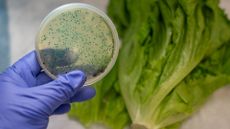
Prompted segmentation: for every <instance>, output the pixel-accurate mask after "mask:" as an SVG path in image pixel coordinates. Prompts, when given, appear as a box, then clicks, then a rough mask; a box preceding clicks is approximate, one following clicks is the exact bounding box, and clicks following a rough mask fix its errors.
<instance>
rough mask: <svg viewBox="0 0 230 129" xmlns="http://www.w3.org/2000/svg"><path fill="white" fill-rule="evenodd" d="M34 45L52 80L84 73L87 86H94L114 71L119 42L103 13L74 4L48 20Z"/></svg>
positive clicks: (42, 24)
mask: <svg viewBox="0 0 230 129" xmlns="http://www.w3.org/2000/svg"><path fill="white" fill-rule="evenodd" d="M35 46H36V52H37V58H38V61H39V63H40V65H41V67H42V68H43V69H44V71H45V72H46V73H47V74H48V75H49V76H50V77H51V78H53V79H55V78H56V77H57V76H58V75H60V74H65V73H67V72H70V71H72V70H81V71H83V72H84V73H85V74H86V76H87V80H86V83H85V85H91V84H93V83H95V82H97V81H99V80H100V79H102V78H103V77H104V76H105V75H106V74H107V73H108V72H109V71H110V70H111V69H112V67H113V66H114V64H115V62H116V59H117V56H118V53H119V48H120V42H119V38H118V33H117V31H116V28H115V26H114V24H113V23H112V21H111V20H110V19H109V17H108V16H107V15H106V14H105V13H104V12H102V11H101V10H99V9H97V8H95V7H93V6H91V5H88V4H83V3H72V4H67V5H62V6H60V7H58V8H57V9H55V10H53V11H52V12H51V13H49V14H48V15H47V16H46V17H45V19H44V20H43V21H42V23H41V26H40V29H39V32H38V34H37V37H36V43H35Z"/></svg>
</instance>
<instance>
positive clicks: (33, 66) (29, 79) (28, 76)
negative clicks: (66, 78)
mask: <svg viewBox="0 0 230 129" xmlns="http://www.w3.org/2000/svg"><path fill="white" fill-rule="evenodd" d="M8 70H11V72H10V74H12V75H10V76H16V75H19V76H20V77H21V78H22V79H23V80H24V81H25V82H26V83H27V84H28V85H35V83H36V77H37V74H38V73H39V72H40V71H41V67H40V65H39V63H38V61H37V58H36V52H35V51H32V52H30V53H29V54H27V55H26V56H24V57H23V58H21V59H20V60H19V61H17V62H16V63H15V64H14V65H12V66H11V67H10V68H9V69H8ZM15 74H16V75H15Z"/></svg>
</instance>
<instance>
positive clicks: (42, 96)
mask: <svg viewBox="0 0 230 129" xmlns="http://www.w3.org/2000/svg"><path fill="white" fill-rule="evenodd" d="M85 81H86V77H85V75H84V73H83V72H81V71H72V72H69V73H67V74H65V75H61V76H59V77H58V78H57V79H56V80H54V81H52V82H50V83H47V84H44V85H41V86H38V87H34V88H33V95H34V96H35V97H36V98H39V100H40V101H41V103H40V102H39V103H40V104H42V105H41V106H44V108H45V109H44V110H48V111H46V112H49V113H50V114H52V113H53V111H54V110H55V109H56V108H57V107H59V106H60V105H62V104H64V103H65V102H66V101H68V100H70V98H71V97H72V96H73V95H74V94H75V93H76V92H77V90H78V89H79V88H80V87H82V86H83V84H84V83H85Z"/></svg>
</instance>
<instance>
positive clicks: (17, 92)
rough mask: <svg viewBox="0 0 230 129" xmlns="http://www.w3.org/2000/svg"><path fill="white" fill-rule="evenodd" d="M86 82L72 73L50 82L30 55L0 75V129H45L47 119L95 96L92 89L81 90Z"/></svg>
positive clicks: (31, 54)
mask: <svg viewBox="0 0 230 129" xmlns="http://www.w3.org/2000/svg"><path fill="white" fill-rule="evenodd" d="M85 80H86V77H85V75H84V74H83V73H82V72H80V71H73V72H70V73H67V74H66V75H60V76H59V77H58V78H57V79H56V80H54V81H52V80H51V79H50V78H49V77H48V76H47V75H46V74H45V73H43V72H41V67H40V65H39V64H38V62H37V60H36V54H35V52H31V53H30V54H28V55H26V56H25V57H23V58H22V59H21V60H19V61H18V62H17V63H15V64H14V65H13V66H11V67H10V68H8V69H7V70H6V71H5V72H3V73H1V74H0V129H46V128H47V125H48V121H49V116H50V115H52V114H63V113H66V112H68V111H69V110H70V103H71V102H78V101H84V100H87V99H90V98H92V97H93V96H94V95H95V89H94V88H92V87H89V86H84V87H83V84H84V82H85Z"/></svg>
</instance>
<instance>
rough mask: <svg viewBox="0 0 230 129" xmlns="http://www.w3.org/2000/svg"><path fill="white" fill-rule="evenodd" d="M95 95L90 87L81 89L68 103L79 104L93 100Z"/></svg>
mask: <svg viewBox="0 0 230 129" xmlns="http://www.w3.org/2000/svg"><path fill="white" fill-rule="evenodd" d="M95 95H96V90H95V88H93V87H92V86H84V87H81V88H80V89H79V90H78V91H77V92H76V93H75V95H74V96H73V97H71V99H70V102H81V101H85V100H88V99H91V98H93V97H94V96H95Z"/></svg>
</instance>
